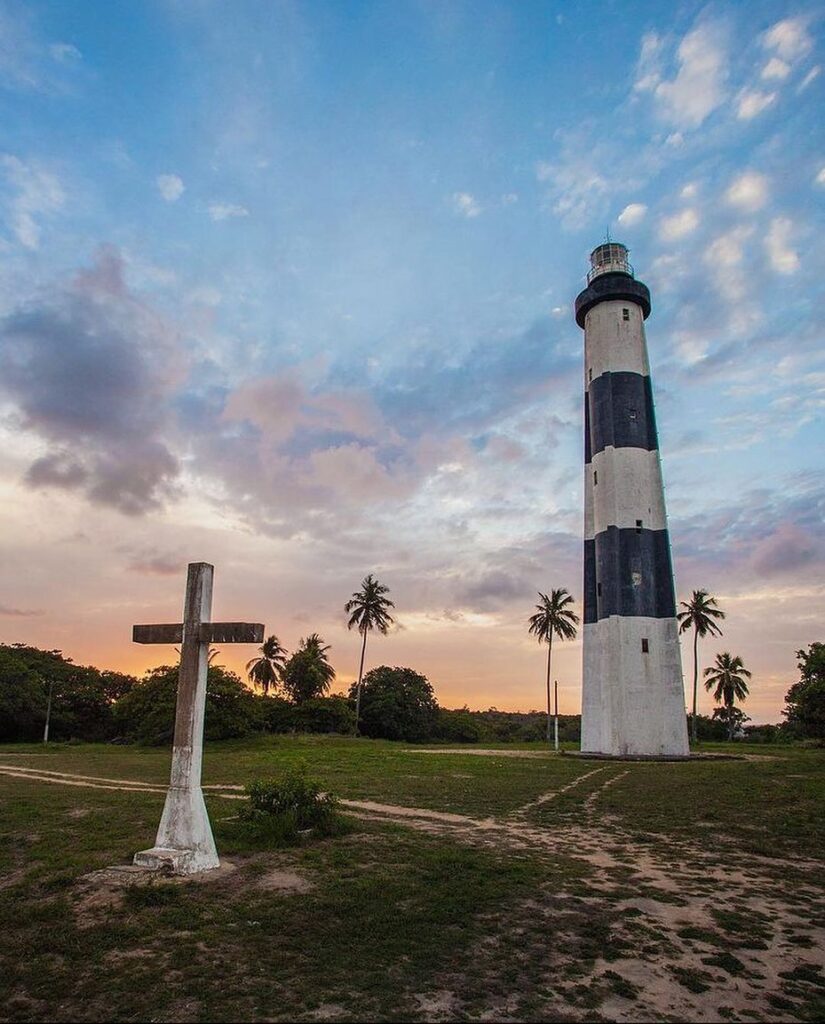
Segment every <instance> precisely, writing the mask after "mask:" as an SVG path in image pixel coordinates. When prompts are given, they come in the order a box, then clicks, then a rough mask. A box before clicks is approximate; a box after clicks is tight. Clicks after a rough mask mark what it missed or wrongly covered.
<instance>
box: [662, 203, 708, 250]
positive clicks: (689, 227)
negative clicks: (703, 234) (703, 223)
mask: <svg viewBox="0 0 825 1024" xmlns="http://www.w3.org/2000/svg"><path fill="white" fill-rule="evenodd" d="M698 225H699V217H698V215H697V213H696V211H695V210H691V209H687V210H681V211H680V212H679V213H674V214H673V215H672V216H670V217H663V218H662V219H661V221H660V222H659V234H660V235H661V237H662V238H663V239H664V240H665V241H666V242H674V241H677V240H678V239H680V238H684V237H685V236H686V235H689V234H691V232H693V231H695V230H696V228H697V227H698Z"/></svg>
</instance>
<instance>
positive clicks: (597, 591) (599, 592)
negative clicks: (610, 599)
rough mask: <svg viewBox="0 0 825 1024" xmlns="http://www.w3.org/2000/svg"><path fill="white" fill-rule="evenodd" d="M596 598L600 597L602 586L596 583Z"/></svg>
mask: <svg viewBox="0 0 825 1024" xmlns="http://www.w3.org/2000/svg"><path fill="white" fill-rule="evenodd" d="M596 596H597V597H601V596H602V585H601V583H597V584H596Z"/></svg>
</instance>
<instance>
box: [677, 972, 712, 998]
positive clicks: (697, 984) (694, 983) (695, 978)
mask: <svg viewBox="0 0 825 1024" xmlns="http://www.w3.org/2000/svg"><path fill="white" fill-rule="evenodd" d="M670 972H671V974H672V975H673V976H674V978H675V979H676V980H677V981H678V982H679V984H680V985H683V986H684V987H685V988H686V989H687V990H688V991H689V992H696V993H700V992H707V991H708V989H709V988H710V984H709V982H710V981H712V980H713V979H712V978H711V976H710V975H709V974H708V972H707V971H698V970H695V969H694V970H692V969H690V968H687V967H671V969H670Z"/></svg>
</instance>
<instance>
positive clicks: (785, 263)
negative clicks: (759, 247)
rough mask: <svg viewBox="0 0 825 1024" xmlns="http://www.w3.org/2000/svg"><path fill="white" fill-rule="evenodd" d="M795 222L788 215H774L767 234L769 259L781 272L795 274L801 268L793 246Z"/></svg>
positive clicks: (766, 241) (766, 244)
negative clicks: (791, 239)
mask: <svg viewBox="0 0 825 1024" xmlns="http://www.w3.org/2000/svg"><path fill="white" fill-rule="evenodd" d="M792 233H793V223H792V221H790V220H789V219H788V218H787V217H774V218H773V220H772V221H771V224H770V227H769V228H768V233H767V235H766V236H765V249H766V250H767V253H768V259H769V260H770V264H771V266H772V267H773V269H774V270H775V271H777V273H779V274H794V273H796V271H797V270H798V269H799V256H798V255H797V253H796V251H795V250H794V249H793V248H791V244H790V238H791V235H792Z"/></svg>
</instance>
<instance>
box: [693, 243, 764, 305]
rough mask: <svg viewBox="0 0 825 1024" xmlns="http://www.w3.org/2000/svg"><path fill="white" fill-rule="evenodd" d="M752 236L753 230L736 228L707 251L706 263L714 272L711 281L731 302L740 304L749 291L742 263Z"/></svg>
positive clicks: (705, 254) (710, 245) (712, 244)
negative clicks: (747, 242)
mask: <svg viewBox="0 0 825 1024" xmlns="http://www.w3.org/2000/svg"><path fill="white" fill-rule="evenodd" d="M752 234H753V228H750V227H741V226H740V227H736V228H733V229H732V230H731V231H728V232H726V233H725V234H723V235H719V236H718V237H717V238H715V239H714V240H713V241H712V242H711V243H710V244H709V245H708V247H707V248H706V249H705V252H704V260H705V263H706V264H707V266H708V267H709V268H710V269H711V270H712V272H713V273H712V277H711V280H712V281H713V284H714V286H715V287H716V289H717V290H718V291H719V292H720V294H721V295H722V296H723V298H725V299H726V300H728V301H729V302H740V301H741V300H742V299H744V297H745V294H746V291H747V289H746V279H745V274H744V271H743V269H742V262H743V259H744V245H745V242H746V241H747V240H748V239H749V238H750V237H751V235H752Z"/></svg>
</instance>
